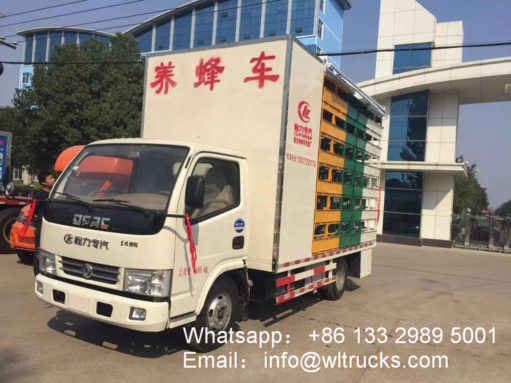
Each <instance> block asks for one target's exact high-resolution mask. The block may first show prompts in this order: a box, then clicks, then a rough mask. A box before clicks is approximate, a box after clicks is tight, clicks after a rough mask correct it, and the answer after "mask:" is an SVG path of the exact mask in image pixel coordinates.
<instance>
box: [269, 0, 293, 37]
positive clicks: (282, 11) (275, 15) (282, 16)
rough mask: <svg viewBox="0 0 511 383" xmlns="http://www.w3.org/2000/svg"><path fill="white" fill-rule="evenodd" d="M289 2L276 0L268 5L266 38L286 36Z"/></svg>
mask: <svg viewBox="0 0 511 383" xmlns="http://www.w3.org/2000/svg"><path fill="white" fill-rule="evenodd" d="M287 6H288V0H275V1H272V2H267V3H266V14H265V21H264V37H268V36H281V35H285V34H286V27H287Z"/></svg>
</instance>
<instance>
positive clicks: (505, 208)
mask: <svg viewBox="0 0 511 383" xmlns="http://www.w3.org/2000/svg"><path fill="white" fill-rule="evenodd" d="M495 215H499V216H501V217H506V216H508V215H511V199H510V200H509V201H507V202H504V203H503V204H502V205H500V206H499V207H498V208H497V209H496V210H495Z"/></svg>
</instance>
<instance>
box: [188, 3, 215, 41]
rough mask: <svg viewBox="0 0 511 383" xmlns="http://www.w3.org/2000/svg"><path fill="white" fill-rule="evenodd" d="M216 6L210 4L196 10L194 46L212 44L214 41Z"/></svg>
mask: <svg viewBox="0 0 511 383" xmlns="http://www.w3.org/2000/svg"><path fill="white" fill-rule="evenodd" d="M214 10H215V7H214V5H213V4H212V5H210V6H207V7H203V8H197V9H196V10H195V37H194V39H193V46H194V47H203V46H210V45H211V44H212V43H213V15H214Z"/></svg>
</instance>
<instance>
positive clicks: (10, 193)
mask: <svg viewBox="0 0 511 383" xmlns="http://www.w3.org/2000/svg"><path fill="white" fill-rule="evenodd" d="M5 195H6V196H7V197H9V198H13V197H14V184H13V183H12V182H9V183H8V184H7V185H5Z"/></svg>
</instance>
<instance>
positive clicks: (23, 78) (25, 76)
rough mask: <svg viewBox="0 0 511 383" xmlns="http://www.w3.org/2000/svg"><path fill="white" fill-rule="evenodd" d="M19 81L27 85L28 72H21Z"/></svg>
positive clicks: (28, 79)
mask: <svg viewBox="0 0 511 383" xmlns="http://www.w3.org/2000/svg"><path fill="white" fill-rule="evenodd" d="M21 83H22V84H23V85H28V84H29V83H30V73H27V72H25V73H23V74H22V76H21Z"/></svg>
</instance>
